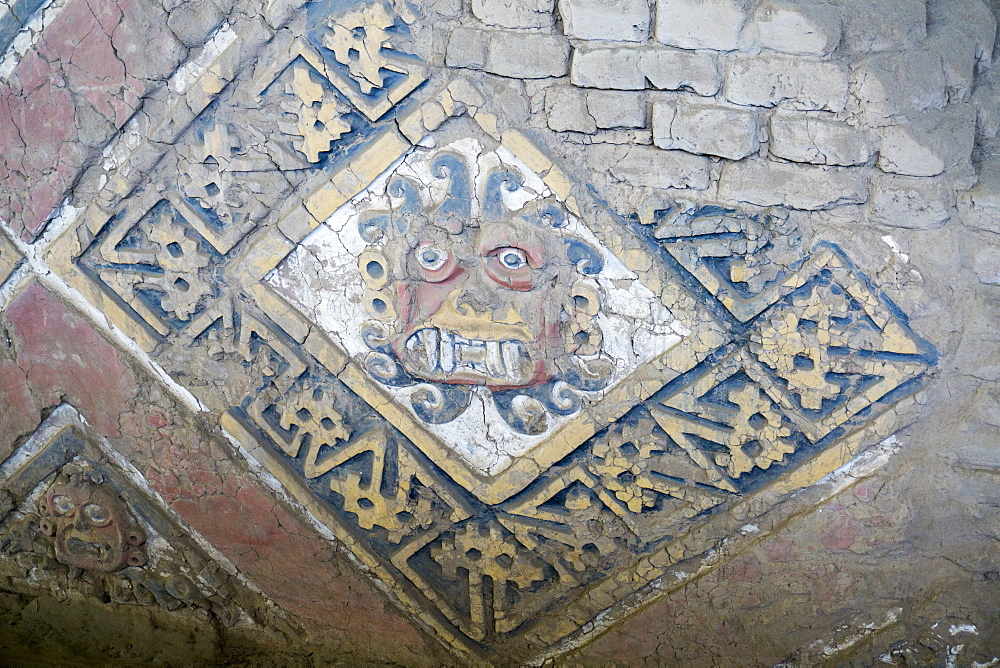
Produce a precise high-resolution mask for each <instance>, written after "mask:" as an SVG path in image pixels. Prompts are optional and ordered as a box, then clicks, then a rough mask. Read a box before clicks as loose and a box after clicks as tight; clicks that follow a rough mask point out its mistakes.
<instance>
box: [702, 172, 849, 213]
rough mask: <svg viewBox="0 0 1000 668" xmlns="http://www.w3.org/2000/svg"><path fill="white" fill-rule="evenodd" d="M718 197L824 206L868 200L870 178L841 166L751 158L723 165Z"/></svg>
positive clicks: (798, 207) (793, 206)
mask: <svg viewBox="0 0 1000 668" xmlns="http://www.w3.org/2000/svg"><path fill="white" fill-rule="evenodd" d="M719 196H720V197H721V198H722V199H724V200H728V201H732V202H749V203H751V204H757V205H760V206H779V205H782V204H784V205H786V206H790V207H792V208H795V209H824V208H828V207H830V206H832V205H835V204H858V203H862V202H864V201H866V200H867V198H868V181H867V179H866V177H865V175H864V174H863V173H859V172H855V171H853V170H849V169H844V168H839V167H813V166H811V165H800V164H795V163H782V162H769V161H765V160H749V161H745V162H739V163H729V164H726V165H725V166H724V167H723V169H722V176H721V177H720V179H719Z"/></svg>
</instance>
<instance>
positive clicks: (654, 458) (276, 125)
mask: <svg viewBox="0 0 1000 668" xmlns="http://www.w3.org/2000/svg"><path fill="white" fill-rule="evenodd" d="M415 20H416V17H414V16H405V17H404V16H400V15H399V14H398V13H396V10H394V9H392V8H390V6H389V5H388V4H383V3H379V2H376V3H369V4H362V3H359V4H350V5H349V6H345V4H344V3H341V4H330V3H312V4H310V5H309V6H308V7H307V8H306V10H304V12H303V14H302V16H300V17H299V18H298V19H297V20H296V22H295V23H294V24H295V25H296V26H298V27H297V28H295V29H288V30H282V31H279V33H278V34H277V35H275V36H274V38H273V39H272V40H271V41H270V42H269V43H268V44H267V45H266V46H264V47H263V51H262V54H261V56H260V57H259V58H258V59H257V60H256V61H255V63H254V64H253V65H252V66H249V65H248V66H246V67H243V68H242V69H237V68H233V70H232V73H230V74H229V75H228V78H229V79H231V84H230V85H228V86H225V87H222V86H218V87H217V89H218V90H219V91H221V92H219V93H218V95H215V96H210V99H207V98H205V96H204V95H202V93H201V92H197V91H204V90H205V88H204V87H201V88H199V86H200V84H199V86H192V87H191V90H195V91H196V93H191V94H187V93H183V94H178V95H177V98H176V99H175V100H174V101H173V106H172V107H170V109H169V110H168V112H167V117H166V118H165V119H163V120H162V121H161V123H160V126H159V127H160V128H161V129H162V128H171V127H173V128H177V129H176V130H175V133H176V134H175V137H174V140H173V145H171V146H169V148H167V149H166V150H163V148H162V147H163V145H162V144H158V145H157V147H158V148H157V149H156V151H154V149H153V145H152V144H150V143H148V142H147V143H142V142H140V144H139V145H138V146H136V147H135V148H134V149H132V152H131V153H129V154H126V155H122V156H119V158H116V159H120V160H121V161H122V162H121V164H122V165H123V167H122V168H121V169H120V170H119V171H118V172H117V174H116V176H115V179H112V180H110V181H109V183H108V184H107V185H106V186H105V188H104V190H103V191H102V195H101V197H100V198H98V199H97V200H96V201H95V203H94V204H92V205H91V206H89V207H88V208H87V209H86V210H85V211H84V212H83V213H82V214H81V216H80V217H79V218H78V220H77V222H76V223H75V224H74V225H72V226H70V228H68V229H67V231H66V232H65V233H64V234H63V235H62V237H61V238H60V239H59V240H58V241H57V243H56V244H55V245H54V246H53V247H52V250H51V251H50V252H49V256H48V258H47V259H48V260H49V262H50V263H52V265H53V266H56V267H58V271H59V272H60V274H62V276H63V277H64V278H65V279H66V280H68V281H69V282H70V283H71V284H72V285H73V286H74V287H76V288H77V289H78V290H79V291H81V292H82V293H83V294H84V295H85V296H87V298H89V299H90V300H91V301H93V303H94V304H95V305H97V306H98V307H99V308H101V309H102V310H103V311H104V312H106V313H108V314H109V316H110V317H111V318H112V319H113V320H114V322H115V323H116V324H117V326H118V327H119V328H121V329H122V330H123V331H124V332H126V333H127V334H128V335H129V336H131V337H132V338H133V339H135V340H136V341H137V342H138V343H139V344H140V345H141V346H142V347H143V348H145V349H146V350H148V351H150V353H151V354H152V355H153V357H154V359H156V360H157V362H158V363H160V364H161V365H162V366H163V367H164V368H165V369H166V370H167V371H168V373H170V374H171V375H172V376H173V377H174V379H175V380H177V381H178V382H179V383H181V384H182V385H184V386H185V387H187V388H188V389H190V390H191V391H192V392H193V393H194V394H195V395H196V396H197V397H198V398H199V399H200V400H201V401H202V402H203V403H204V405H205V406H206V407H207V408H208V409H210V410H212V411H215V412H216V413H218V414H219V415H220V416H221V422H222V425H223V426H224V428H225V429H227V430H228V431H229V432H230V433H231V434H232V435H233V436H235V437H236V438H237V439H239V441H240V442H241V443H242V444H243V446H244V447H245V448H246V450H247V451H249V452H250V453H251V454H252V456H253V457H255V458H257V459H259V460H260V461H261V463H263V464H264V465H265V466H266V467H267V468H268V469H269V471H270V472H271V473H272V474H273V475H274V476H275V477H276V478H277V479H278V480H279V481H280V483H281V484H282V485H284V487H285V488H286V489H287V490H288V491H289V492H290V493H291V494H292V496H293V497H294V498H296V499H297V500H298V501H299V502H300V503H301V504H302V505H303V506H304V507H305V508H307V509H308V512H311V513H312V514H313V515H314V516H315V517H316V518H317V519H319V520H320V521H321V522H323V523H324V524H326V525H327V526H328V527H329V528H330V530H331V531H332V532H333V533H334V534H335V535H336V536H337V537H338V539H339V540H340V541H341V542H342V543H343V544H344V546H345V547H346V548H347V549H349V550H351V551H352V553H353V554H354V556H355V557H356V558H357V559H358V561H359V562H360V563H362V564H364V565H365V567H366V568H367V569H368V570H369V571H370V573H372V575H373V577H375V578H378V579H379V580H381V581H382V582H383V583H384V584H385V585H387V587H388V589H389V590H390V591H391V592H392V595H393V596H394V597H395V599H396V600H397V601H398V603H399V604H400V605H401V606H402V607H403V608H404V609H406V610H408V611H409V612H410V613H411V614H412V615H413V617H414V618H415V619H418V620H419V621H420V622H421V623H422V624H424V625H425V627H426V628H428V629H430V630H431V631H432V632H434V633H435V634H437V635H438V637H440V638H441V639H442V641H443V642H445V643H447V644H448V645H449V646H451V647H452V648H454V649H455V651H456V652H459V653H461V654H462V655H463V656H465V657H466V658H472V659H476V660H499V659H498V657H504V660H510V661H527V660H530V659H533V658H538V657H542V656H548V655H551V654H552V653H554V652H557V651H558V650H559V648H565V647H569V646H570V645H571V644H572V643H573V642H582V641H583V640H585V639H586V637H588V636H587V634H588V633H590V632H591V631H592V630H593V628H594V626H593V623H592V621H593V620H594V619H595V618H597V617H598V616H599V615H603V617H602V618H613V617H614V616H615V615H619V616H620V615H621V614H627V612H628V610H630V609H632V607H634V606H636V605H639V604H640V603H641V602H643V601H645V600H648V598H649V597H650V596H653V595H656V594H657V592H665V591H669V590H670V589H669V588H670V586H680V584H683V582H684V581H685V580H684V578H685V577H689V575H684V573H685V572H686V571H685V569H684V568H683V565H684V564H685V563H689V562H691V560H693V559H697V558H698V557H699V555H705V554H709V553H710V552H711V551H712V550H713V549H714V547H715V546H716V545H718V544H721V543H722V542H724V541H725V540H727V536H729V535H731V534H732V532H733V531H734V529H733V522H737V521H738V522H745V521H746V520H747V518H748V517H754V516H758V515H762V514H764V513H766V512H768V511H769V509H771V508H772V507H774V506H775V505H776V504H777V502H778V501H781V500H782V499H784V498H786V496H787V494H788V493H789V492H791V491H794V490H796V489H800V488H802V487H804V486H807V485H809V484H811V483H812V482H815V481H816V480H818V479H820V478H822V477H823V476H824V475H826V474H828V473H830V472H832V471H833V470H835V469H836V468H837V467H839V466H841V465H842V464H844V463H845V462H846V461H848V460H849V459H850V458H851V457H852V456H854V455H855V454H857V453H858V452H860V451H861V450H862V449H863V448H864V447H866V446H867V445H870V444H872V443H874V442H876V441H878V440H880V439H881V438H884V437H885V436H887V435H888V434H890V433H891V430H892V429H893V426H894V425H895V424H896V423H897V413H898V411H900V410H901V409H902V408H903V407H905V405H906V403H907V402H909V401H911V400H910V399H909V397H912V395H913V394H914V393H915V392H917V391H918V390H919V389H920V387H921V386H922V384H923V383H924V382H925V379H926V376H927V372H928V370H929V369H930V368H932V367H933V366H934V364H935V363H936V353H935V351H934V349H933V347H931V346H930V345H929V344H928V343H927V342H925V341H924V340H923V339H921V338H920V337H919V336H917V335H916V334H915V333H914V332H913V331H912V330H911V329H910V328H909V326H908V324H907V319H906V316H905V315H904V314H902V313H901V312H900V311H899V310H898V309H897V308H896V307H895V306H894V305H893V304H892V303H891V302H889V301H888V300H887V299H886V298H885V297H884V296H883V295H881V294H880V293H879V292H878V290H877V288H875V287H874V286H873V285H872V284H871V283H870V282H869V281H868V279H867V278H866V277H865V276H864V274H863V273H862V272H861V271H859V270H858V269H857V268H856V267H854V265H853V264H852V263H851V262H850V260H848V258H847V257H845V255H844V254H843V252H842V251H841V250H840V249H839V248H838V247H837V246H836V245H834V244H832V243H825V242H824V243H820V244H818V245H815V246H814V247H805V245H804V244H803V242H802V241H801V239H800V235H799V234H798V232H797V230H796V229H795V226H794V225H793V224H791V222H789V220H788V216H787V215H786V214H785V212H782V211H781V210H771V211H768V212H760V211H756V212H743V211H736V210H732V209H726V208H722V207H717V206H701V207H683V206H675V207H672V206H668V205H664V207H663V208H662V209H659V210H656V211H655V212H654V213H653V214H652V215H651V216H649V217H647V218H645V219H644V220H643V222H639V221H638V220H633V219H631V218H623V217H621V216H619V215H618V214H617V213H616V212H614V211H611V210H609V208H608V207H607V206H605V205H604V204H602V203H601V202H600V201H598V200H597V199H596V198H595V197H594V196H593V194H592V190H591V189H589V188H588V187H587V186H586V184H581V183H578V182H577V181H576V180H575V179H574V178H573V177H572V176H571V175H570V174H568V173H567V172H566V171H564V169H563V167H561V166H559V165H556V164H554V163H553V161H552V160H551V159H550V158H549V157H547V155H546V153H545V152H544V151H543V150H542V148H541V147H540V146H541V145H540V143H539V142H537V141H535V140H534V139H533V138H531V137H529V136H528V135H527V134H525V133H523V132H521V131H518V130H515V129H505V128H504V127H503V124H502V123H501V122H499V121H498V118H497V116H495V115H494V114H493V113H492V112H491V111H490V105H489V103H488V101H487V100H486V97H485V95H484V94H483V92H482V91H480V90H478V89H477V88H476V87H475V86H474V85H473V84H471V83H469V82H467V81H465V80H462V79H453V78H450V77H449V75H448V74H447V73H446V72H440V71H437V70H433V69H432V68H429V67H427V66H426V65H425V64H423V63H421V62H420V61H419V59H417V58H416V57H415V56H413V55H411V54H412V53H413V50H412V49H410V48H409V47H408V45H407V35H408V28H407V24H408V23H412V22H413V21H415ZM239 39H240V38H239V37H237V43H239V42H238V40H239ZM226 53H228V52H226ZM226 57H228V56H226V55H225V53H224V54H223V55H222V56H220V62H229V61H225V58H226ZM230 66H231V63H230ZM219 71H224V68H223V69H221V70H219ZM207 72H208V73H209V74H211V75H212V76H222V75H219V74H218V72H217V71H216V70H212V69H211V68H210V69H209V70H208V71H207ZM205 76H208V74H206V75H205ZM191 95H194V98H192V97H191ZM199 95H201V97H198V96H199ZM195 98H196V99H198V100H200V101H201V102H200V103H199V104H195V103H193V102H192V99H195ZM199 105H200V106H199ZM192 108H197V109H198V112H197V115H196V117H195V118H194V119H193V120H191V119H187V120H185V118H186V116H185V114H187V113H189V110H190V109H192ZM162 131H163V132H166V131H167V130H165V129H164V130H162ZM157 151H158V152H157ZM153 153H155V155H156V158H155V160H154V159H152V158H150V157H149V156H151V155H153ZM130 156H131V157H130ZM144 156H145V157H144ZM143 160H145V161H146V163H149V164H151V165H152V164H155V167H151V168H150V169H148V170H138V169H134V168H133V167H134V165H133V162H130V161H135V162H137V163H141V162H142V161H143ZM146 163H143V164H146ZM91 493H97V492H93V491H92V492H91ZM122 521H123V522H124V523H125V524H127V521H125V520H122ZM736 526H739V525H738V524H737V525H736ZM140 544H141V543H139V544H136V546H133V547H132V548H128V549H131V550H132V552H127V551H123V552H122V555H123V556H122V558H123V559H125V560H126V561H127V559H128V556H126V554H132V553H133V552H136V550H138V549H139V548H138V545H140ZM123 549H125V548H123ZM140 551H141V550H140ZM114 561H115V563H116V564H117V558H116V559H115V560H114ZM676 573H681V575H680V576H676V575H675V574H676ZM665 578H675V579H674V580H672V581H671V582H673V583H675V584H674V585H667V584H664V582H665V581H666V580H665ZM677 578H680V579H679V580H678V579H677ZM623 601H625V602H624V603H623Z"/></svg>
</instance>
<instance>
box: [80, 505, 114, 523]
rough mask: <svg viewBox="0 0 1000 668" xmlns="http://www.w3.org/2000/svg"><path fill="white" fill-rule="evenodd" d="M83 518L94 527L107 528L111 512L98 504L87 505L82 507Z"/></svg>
mask: <svg viewBox="0 0 1000 668" xmlns="http://www.w3.org/2000/svg"><path fill="white" fill-rule="evenodd" d="M83 516H84V517H85V518H86V519H87V521H88V522H90V523H91V524H93V525H94V526H95V527H103V526H107V525H108V524H110V523H111V511H110V510H108V509H107V508H105V507H104V506H102V505H101V504H99V503H88V504H87V505H85V506H84V507H83Z"/></svg>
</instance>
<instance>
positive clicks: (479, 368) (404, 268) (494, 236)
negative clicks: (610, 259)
mask: <svg viewBox="0 0 1000 668" xmlns="http://www.w3.org/2000/svg"><path fill="white" fill-rule="evenodd" d="M437 164H439V165H440V166H442V167H448V168H450V171H449V172H448V175H449V176H450V177H451V179H452V182H451V193H450V195H449V198H448V199H446V200H445V202H443V203H442V204H441V205H439V206H438V207H437V208H436V209H435V208H431V209H426V208H420V203H419V200H418V199H417V194H416V188H415V186H414V185H413V184H412V183H409V182H406V181H404V180H401V179H400V180H397V181H395V182H394V183H393V184H391V185H390V190H392V189H393V188H396V190H397V192H398V193H399V194H400V195H401V196H402V197H403V199H404V205H403V207H402V209H404V211H403V214H404V215H405V210H406V209H407V208H409V210H410V211H412V215H409V216H405V217H403V216H400V212H393V213H394V215H393V223H394V225H393V227H392V229H391V230H386V232H387V233H386V234H383V235H381V239H380V241H381V242H382V243H380V244H379V245H378V246H373V247H369V248H370V250H369V251H368V252H367V253H365V254H364V255H362V257H361V266H360V269H361V271H362V273H363V274H367V275H366V280H368V282H369V285H371V284H372V283H376V285H374V286H372V287H378V288H380V289H379V293H378V294H377V295H374V296H373V300H372V303H371V305H370V308H371V310H372V311H373V315H375V316H376V317H379V316H383V317H380V318H379V319H381V320H383V321H384V320H387V319H388V318H386V317H384V316H386V315H388V316H389V317H390V318H391V320H392V329H393V331H392V332H391V334H390V337H391V340H390V341H389V346H391V349H392V351H393V353H394V357H396V358H397V359H398V360H399V362H400V363H401V364H402V367H403V369H404V370H405V372H406V373H407V374H409V375H410V376H412V377H415V378H419V379H423V380H427V381H432V382H436V383H443V384H453V385H454V384H460V385H485V386H486V387H488V388H489V389H491V390H501V391H502V390H510V389H518V388H525V387H531V386H537V385H540V384H543V383H545V382H547V381H549V380H551V379H553V378H556V377H559V376H560V375H561V373H562V370H564V369H565V368H566V367H567V365H568V363H569V362H568V358H569V357H570V356H573V355H595V354H597V353H599V352H600V350H601V333H600V328H599V327H597V325H596V323H595V322H593V318H594V316H595V315H596V314H597V311H598V309H599V296H598V295H599V292H598V287H597V284H596V282H594V280H593V279H592V278H590V277H589V276H590V274H595V273H597V272H598V271H599V270H600V265H601V261H600V257H599V255H598V254H597V251H596V250H594V249H593V248H591V247H590V246H588V245H587V244H585V243H584V242H582V241H580V240H579V239H576V238H574V237H572V236H571V235H569V234H568V233H566V231H565V230H564V229H562V228H563V227H564V226H565V223H566V213H565V212H564V210H563V208H562V206H561V205H560V204H559V203H558V202H556V201H554V200H551V199H543V200H536V201H534V202H530V203H528V204H527V205H525V206H524V207H523V208H521V209H520V210H518V211H516V212H511V211H507V210H505V209H504V207H503V206H502V199H501V198H500V195H499V189H500V188H501V187H503V188H506V189H507V190H512V189H514V186H513V185H512V184H511V181H513V180H514V178H515V177H514V176H513V175H512V174H510V173H509V172H498V173H495V174H493V175H492V176H491V178H490V180H488V185H487V192H486V193H485V195H484V202H485V204H484V206H483V209H484V210H483V212H482V215H481V216H479V215H477V216H472V215H471V211H470V210H469V209H470V205H469V200H468V199H467V195H466V196H465V197H463V195H464V194H465V193H466V192H467V190H468V185H467V183H466V181H467V180H468V176H467V174H466V173H465V172H464V171H462V170H464V165H462V164H461V163H460V161H459V160H458V159H457V158H455V157H454V156H450V155H446V156H443V157H440V158H439V159H438V163H437ZM490 186H492V187H493V188H494V190H495V191H496V192H493V193H491V192H490V190H489V188H490ZM456 191H457V196H456ZM491 195H492V197H491ZM408 199H409V201H408ZM450 204H454V206H449V205H450ZM399 218H402V220H399ZM370 220H371V219H370ZM370 231H371V230H369V232H370ZM393 232H395V233H393Z"/></svg>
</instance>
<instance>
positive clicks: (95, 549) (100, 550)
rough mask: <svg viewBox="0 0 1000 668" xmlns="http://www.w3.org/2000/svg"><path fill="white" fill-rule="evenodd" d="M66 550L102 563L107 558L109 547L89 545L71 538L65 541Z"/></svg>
mask: <svg viewBox="0 0 1000 668" xmlns="http://www.w3.org/2000/svg"><path fill="white" fill-rule="evenodd" d="M66 550H67V551H68V552H71V553H73V554H75V555H78V556H83V557H91V558H95V559H97V560H99V561H103V560H104V559H107V557H108V554H107V553H108V551H109V550H110V546H109V545H101V544H98V543H91V542H89V541H85V540H80V539H79V538H76V537H73V538H70V539H69V540H68V541H66Z"/></svg>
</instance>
